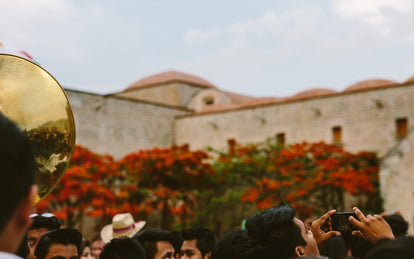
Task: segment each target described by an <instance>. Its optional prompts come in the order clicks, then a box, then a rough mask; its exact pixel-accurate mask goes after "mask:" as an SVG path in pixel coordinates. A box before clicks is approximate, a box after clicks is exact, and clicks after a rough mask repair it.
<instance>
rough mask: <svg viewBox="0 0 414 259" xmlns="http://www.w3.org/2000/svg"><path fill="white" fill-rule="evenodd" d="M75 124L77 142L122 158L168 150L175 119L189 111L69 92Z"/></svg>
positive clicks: (67, 91)
mask: <svg viewBox="0 0 414 259" xmlns="http://www.w3.org/2000/svg"><path fill="white" fill-rule="evenodd" d="M66 94H67V96H68V99H69V102H70V103H71V106H72V110H73V114H74V118H75V123H76V135H77V136H76V143H78V144H81V145H82V146H85V147H87V148H89V149H90V150H92V151H94V152H97V153H100V154H106V153H108V154H111V155H113V156H114V157H115V158H121V157H122V156H124V155H125V154H127V153H130V152H133V151H138V150H140V149H149V148H153V147H169V146H171V145H172V144H173V143H174V142H175V140H174V118H175V116H176V115H183V114H186V113H188V111H187V110H186V109H179V108H177V107H169V106H163V105H157V104H154V103H150V102H139V101H134V100H128V99H123V98H117V97H106V96H102V95H94V94H89V93H84V92H78V91H73V90H66Z"/></svg>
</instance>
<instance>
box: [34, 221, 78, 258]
mask: <svg viewBox="0 0 414 259" xmlns="http://www.w3.org/2000/svg"><path fill="white" fill-rule="evenodd" d="M81 243H82V234H81V233H80V232H79V231H78V230H76V229H74V228H60V229H55V230H52V231H49V232H46V234H44V235H43V236H42V237H41V238H40V240H39V243H37V247H36V250H35V256H36V258H37V259H45V258H46V255H47V254H48V253H49V248H50V246H51V245H53V244H62V245H75V246H76V249H77V251H78V255H80V254H81V252H82V251H81V250H80V246H81Z"/></svg>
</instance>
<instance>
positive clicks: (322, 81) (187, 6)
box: [0, 0, 414, 97]
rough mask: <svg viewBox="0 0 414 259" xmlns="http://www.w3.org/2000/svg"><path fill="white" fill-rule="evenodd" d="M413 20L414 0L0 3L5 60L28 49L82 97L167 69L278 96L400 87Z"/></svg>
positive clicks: (413, 54)
mask: <svg viewBox="0 0 414 259" xmlns="http://www.w3.org/2000/svg"><path fill="white" fill-rule="evenodd" d="M413 11H414V3H413V1H412V0H273V1H270V0H258V1H252V0H210V1H194V0H151V1H150V0H146V1H141V0H122V1H120V0H36V1H33V0H0V43H1V44H2V45H3V47H1V44H0V51H2V50H3V51H6V50H8V49H22V50H25V51H26V52H28V53H29V54H30V55H31V56H33V57H34V58H35V60H36V61H38V62H39V63H40V65H42V66H43V67H44V68H45V69H46V70H48V71H49V72H50V73H51V74H52V75H53V76H54V77H55V78H56V79H57V80H58V81H59V82H60V84H61V85H62V86H63V87H67V88H70V89H78V90H82V91H87V92H94V93H102V94H105V93H112V92H117V91H122V90H123V89H125V88H126V87H127V86H128V85H130V84H131V83H133V82H134V81H137V80H139V79H141V78H143V77H145V76H148V75H151V74H155V73H159V72H162V71H165V70H172V69H173V70H178V71H181V72H185V73H190V74H194V75H196V76H199V77H202V78H204V79H205V80H207V81H210V82H211V83H213V84H214V85H216V86H217V87H218V88H220V89H222V90H225V91H232V92H236V93H241V94H246V95H251V96H276V97H282V96H290V95H293V94H295V93H298V92H300V91H303V90H306V89H310V88H330V89H334V90H339V91H341V90H343V89H345V88H346V87H347V86H349V85H351V84H353V83H356V82H359V81H362V80H366V79H373V78H383V79H389V80H395V81H397V82H404V81H405V80H406V79H408V78H409V77H411V76H413V75H414V29H413V27H414V26H413V24H414V18H413ZM6 47H7V48H6Z"/></svg>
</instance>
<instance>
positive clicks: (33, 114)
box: [0, 54, 76, 204]
mask: <svg viewBox="0 0 414 259" xmlns="http://www.w3.org/2000/svg"><path fill="white" fill-rule="evenodd" d="M0 111H1V112H2V113H3V114H4V115H5V116H6V117H8V118H9V119H11V120H12V121H14V122H15V123H16V124H17V125H18V126H19V127H20V129H21V130H22V131H23V132H25V134H26V135H27V137H28V139H29V141H30V144H31V146H32V149H33V153H34V156H35V160H36V167H37V178H36V184H37V185H38V187H39V191H38V193H37V197H36V200H35V204H36V203H38V202H39V201H41V200H42V199H43V198H45V197H46V196H47V195H48V194H49V193H50V192H51V191H52V190H53V189H54V188H55V187H56V185H57V184H58V183H59V181H60V179H61V178H62V176H63V175H64V173H65V171H66V169H67V167H68V166H69V162H70V160H71V158H72V154H73V151H74V148H75V134H76V130H75V121H74V119H73V114H72V109H71V107H70V104H69V101H68V98H67V96H66V94H65V92H64V90H63V88H62V87H61V86H60V84H59V83H58V82H57V81H56V79H55V78H54V77H53V76H52V75H50V74H49V73H48V72H47V71H46V70H44V69H43V68H42V67H40V66H38V65H37V64H35V63H33V62H31V61H29V60H26V59H24V58H21V57H18V56H14V55H8V54H0Z"/></svg>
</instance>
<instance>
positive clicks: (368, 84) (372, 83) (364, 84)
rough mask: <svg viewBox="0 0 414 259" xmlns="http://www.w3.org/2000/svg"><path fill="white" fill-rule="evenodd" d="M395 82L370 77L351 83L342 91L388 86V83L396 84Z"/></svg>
mask: <svg viewBox="0 0 414 259" xmlns="http://www.w3.org/2000/svg"><path fill="white" fill-rule="evenodd" d="M396 84H398V83H397V82H395V81H391V80H386V79H370V80H364V81H361V82H358V83H356V84H353V85H351V86H349V87H347V88H345V90H344V92H352V91H358V90H364V89H371V88H376V87H382V86H390V85H396Z"/></svg>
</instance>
